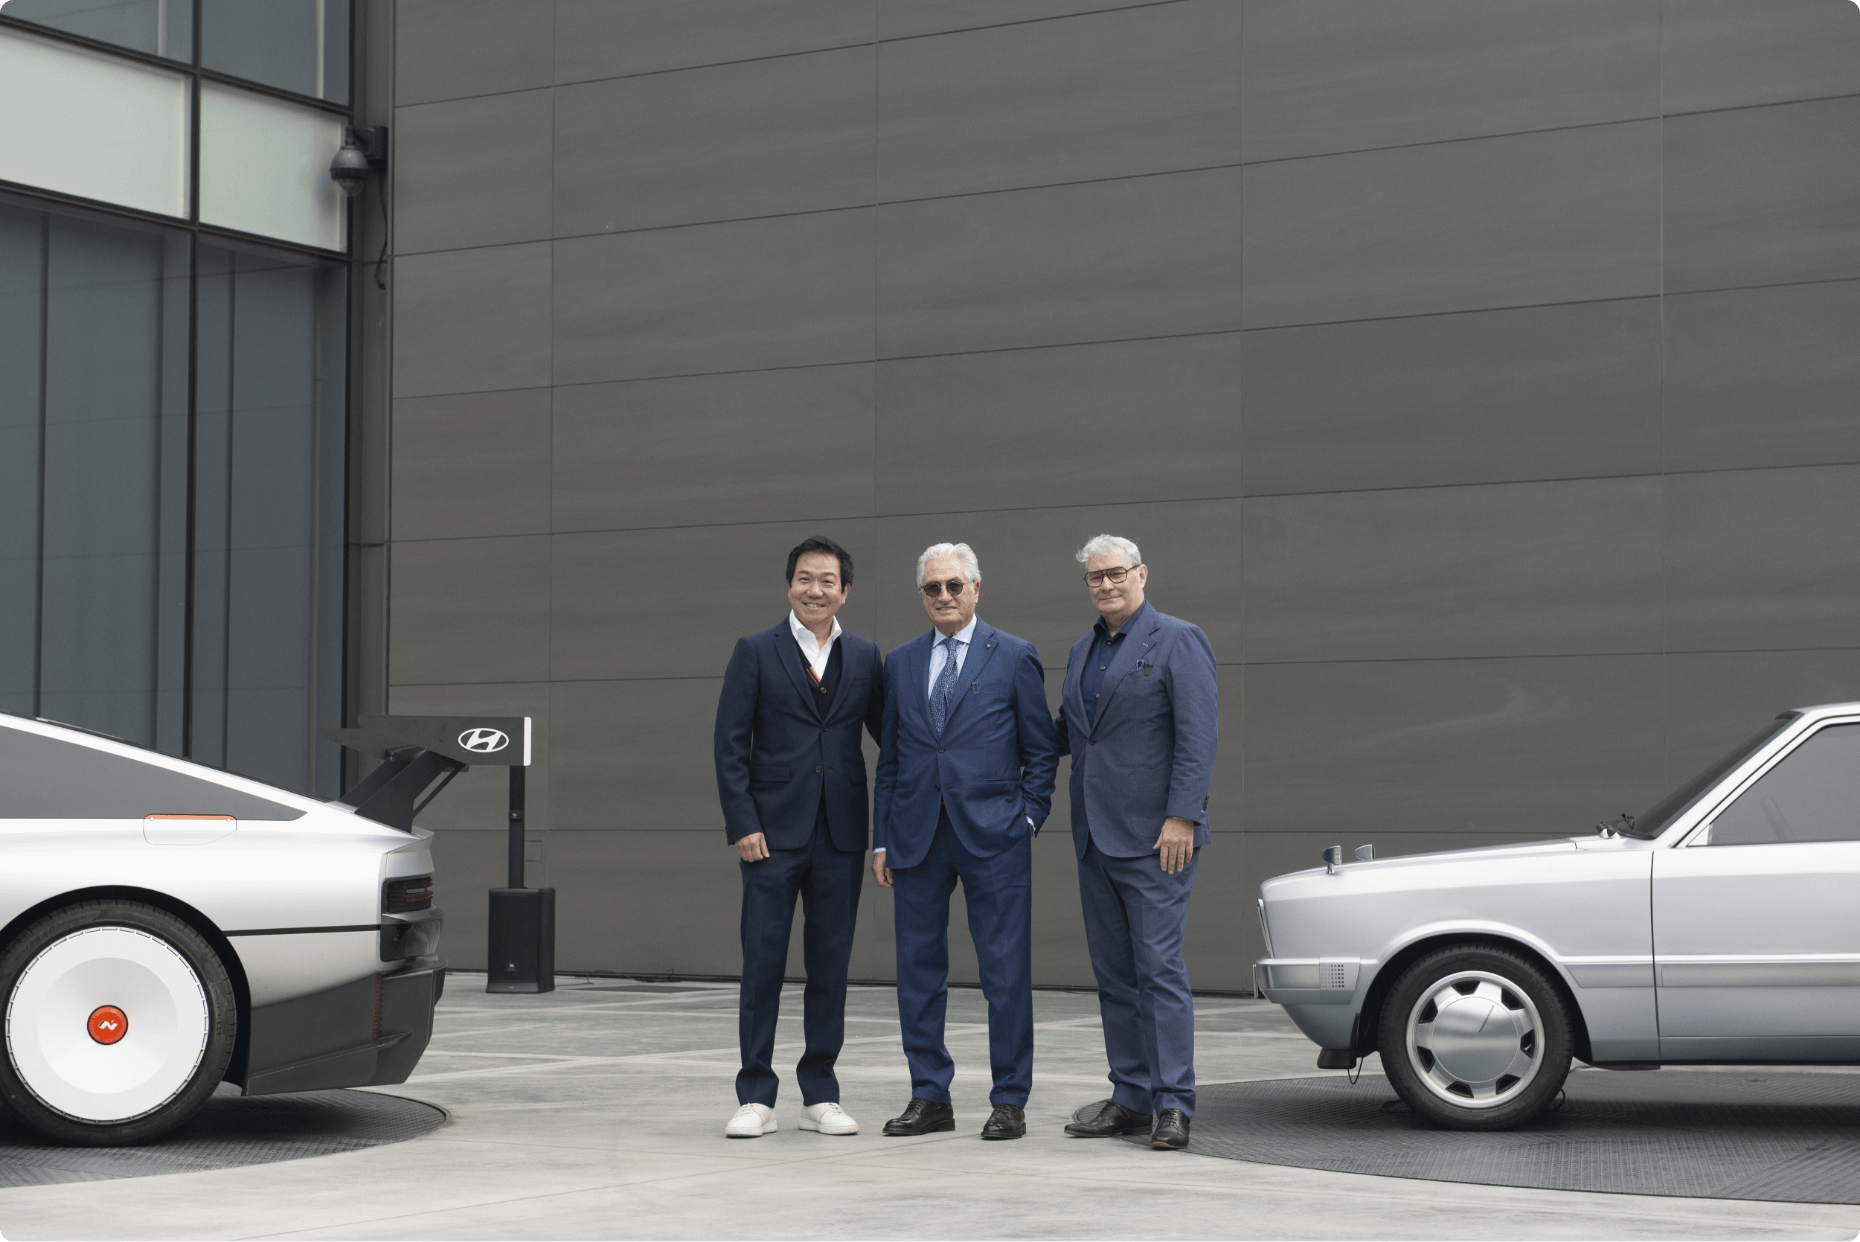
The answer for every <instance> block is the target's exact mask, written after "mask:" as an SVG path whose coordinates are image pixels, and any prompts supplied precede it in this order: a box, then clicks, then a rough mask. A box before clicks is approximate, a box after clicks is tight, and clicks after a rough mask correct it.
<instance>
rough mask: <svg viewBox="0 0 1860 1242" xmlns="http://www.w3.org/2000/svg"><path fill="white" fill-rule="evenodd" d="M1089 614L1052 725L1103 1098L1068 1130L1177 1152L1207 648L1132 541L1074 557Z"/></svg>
mask: <svg viewBox="0 0 1860 1242" xmlns="http://www.w3.org/2000/svg"><path fill="white" fill-rule="evenodd" d="M1078 559H1079V560H1080V561H1082V562H1083V563H1084V565H1085V585H1086V588H1087V589H1088V590H1089V591H1090V593H1091V601H1092V603H1093V604H1094V605H1095V606H1096V607H1097V609H1098V620H1097V623H1096V624H1094V625H1093V626H1092V628H1091V631H1090V632H1089V633H1087V634H1086V635H1085V637H1083V638H1081V639H1079V640H1078V642H1076V643H1074V644H1073V645H1072V653H1071V655H1069V656H1068V657H1067V659H1066V679H1065V682H1064V684H1063V685H1062V686H1061V690H1060V703H1061V710H1060V716H1059V719H1058V720H1057V721H1055V722H1054V723H1055V725H1056V726H1057V728H1058V735H1059V753H1060V754H1062V755H1063V754H1070V755H1071V756H1072V783H1071V785H1070V787H1069V788H1070V793H1071V796H1072V843H1073V847H1074V849H1075V850H1076V851H1077V853H1078V860H1079V898H1080V902H1081V904H1082V905H1083V907H1084V913H1085V940H1086V943H1087V945H1088V946H1089V947H1090V949H1091V965H1092V972H1093V973H1094V974H1096V975H1097V976H1098V1012H1099V1017H1100V1019H1101V1020H1102V1022H1103V1024H1104V1051H1105V1057H1106V1059H1107V1060H1108V1061H1109V1062H1110V1066H1111V1073H1110V1078H1111V1086H1112V1091H1111V1098H1110V1099H1109V1100H1107V1101H1105V1103H1104V1106H1103V1107H1102V1108H1100V1109H1099V1110H1098V1112H1097V1114H1096V1115H1095V1116H1093V1117H1089V1118H1086V1119H1083V1120H1080V1121H1075V1122H1073V1123H1072V1124H1071V1125H1069V1126H1067V1127H1066V1133H1067V1134H1071V1135H1074V1136H1076V1137H1079V1138H1108V1137H1110V1136H1111V1135H1114V1134H1148V1135H1149V1136H1150V1146H1152V1147H1154V1148H1157V1149H1160V1150H1164V1151H1179V1150H1180V1149H1182V1148H1184V1147H1187V1146H1188V1127H1189V1118H1191V1117H1193V1116H1194V1114H1195V1002H1194V998H1193V996H1191V995H1190V993H1189V989H1188V968H1187V967H1186V966H1184V965H1183V963H1182V940H1183V937H1184V935H1185V933H1186V932H1187V930H1188V895H1189V890H1190V889H1191V888H1192V887H1193V886H1194V883H1195V864H1196V861H1197V854H1196V851H1197V850H1198V849H1199V848H1200V847H1201V846H1204V845H1206V844H1207V843H1208V784H1209V781H1210V780H1211V779H1212V777H1213V774H1214V748H1215V740H1216V715H1217V707H1218V701H1217V695H1216V690H1215V679H1214V649H1213V647H1211V646H1210V645H1209V643H1208V636H1207V635H1206V634H1203V633H1202V632H1201V630H1200V629H1199V628H1197V627H1196V626H1193V625H1190V624H1189V623H1188V622H1186V621H1178V620H1177V619H1176V618H1174V617H1171V616H1165V615H1164V614H1163V613H1160V612H1157V611H1156V610H1155V609H1154V608H1152V607H1151V606H1150V605H1149V603H1148V602H1147V601H1146V600H1145V599H1144V597H1143V590H1144V587H1145V585H1147V583H1148V582H1149V576H1150V571H1149V567H1148V566H1146V565H1144V564H1143V558H1142V555H1141V554H1140V553H1139V552H1138V551H1137V545H1136V544H1134V543H1132V542H1130V540H1128V539H1120V538H1118V537H1117V536H1115V535H1099V536H1098V537H1097V538H1096V539H1093V540H1092V541H1091V542H1089V543H1087V544H1086V545H1085V546H1084V547H1083V548H1081V549H1079V552H1078Z"/></svg>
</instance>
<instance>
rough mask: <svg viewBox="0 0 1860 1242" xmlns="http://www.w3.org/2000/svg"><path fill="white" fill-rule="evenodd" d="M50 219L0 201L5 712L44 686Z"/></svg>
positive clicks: (0, 652)
mask: <svg viewBox="0 0 1860 1242" xmlns="http://www.w3.org/2000/svg"><path fill="white" fill-rule="evenodd" d="M45 220H46V218H45V215H44V214H43V213H42V212H37V211H21V210H19V209H17V208H13V207H8V206H6V205H5V204H0V712H10V713H11V714H13V715H15V716H32V715H35V714H37V711H38V685H39V671H38V670H39V362H40V359H41V357H42V356H43V355H44V352H45V342H44V329H45V319H44V314H43V311H44V306H45V291H44V271H45Z"/></svg>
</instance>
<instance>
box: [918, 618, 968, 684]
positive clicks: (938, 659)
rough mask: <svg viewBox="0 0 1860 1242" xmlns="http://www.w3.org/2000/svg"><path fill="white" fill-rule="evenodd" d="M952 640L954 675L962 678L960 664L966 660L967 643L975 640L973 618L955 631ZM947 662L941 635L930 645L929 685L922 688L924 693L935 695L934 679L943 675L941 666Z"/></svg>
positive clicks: (946, 650)
mask: <svg viewBox="0 0 1860 1242" xmlns="http://www.w3.org/2000/svg"><path fill="white" fill-rule="evenodd" d="M951 637H952V638H954V639H955V640H956V675H957V676H958V677H960V676H962V662H963V660H965V659H966V658H968V654H969V643H970V642H972V641H973V640H974V638H975V618H974V617H970V618H969V623H968V624H967V625H965V626H963V627H962V628H961V629H959V630H957V631H956V632H955V633H954V634H953V635H951ZM948 662H949V648H948V647H945V646H944V645H943V635H941V634H938V635H937V636H936V641H935V642H934V643H932V644H930V684H929V685H927V686H925V687H924V691H925V693H935V691H936V679H937V678H938V677H941V676H942V675H943V665H944V664H946V663H948Z"/></svg>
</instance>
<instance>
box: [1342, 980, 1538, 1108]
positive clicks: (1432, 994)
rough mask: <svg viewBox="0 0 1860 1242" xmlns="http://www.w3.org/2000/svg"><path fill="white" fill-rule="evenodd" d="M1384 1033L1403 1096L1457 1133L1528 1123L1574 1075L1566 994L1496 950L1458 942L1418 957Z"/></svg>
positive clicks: (1393, 993) (1386, 1063)
mask: <svg viewBox="0 0 1860 1242" xmlns="http://www.w3.org/2000/svg"><path fill="white" fill-rule="evenodd" d="M1378 1036H1379V1046H1380V1047H1381V1049H1382V1064H1383V1068H1384V1070H1385V1071H1386V1072H1387V1074H1388V1077H1389V1082H1390V1084H1391V1085H1392V1086H1393V1087H1394V1088H1395V1091H1396V1093H1397V1094H1398V1095H1400V1096H1401V1098H1402V1100H1403V1101H1404V1102H1405V1103H1406V1104H1407V1105H1408V1107H1409V1108H1412V1109H1413V1110H1414V1111H1415V1112H1417V1113H1419V1114H1421V1115H1422V1116H1424V1117H1426V1118H1428V1119H1429V1120H1431V1121H1434V1122H1435V1123H1437V1124H1439V1125H1443V1126H1450V1127H1452V1128H1454V1129H1457V1130H1503V1129H1507V1128H1509V1127H1512V1126H1518V1125H1523V1124H1524V1123H1525V1122H1528V1121H1530V1120H1531V1119H1532V1118H1534V1117H1536V1116H1538V1115H1539V1114H1541V1113H1542V1112H1543V1111H1544V1110H1545V1109H1547V1108H1548V1107H1549V1106H1550V1103H1551V1101H1553V1100H1554V1099H1555V1098H1556V1094H1557V1092H1558V1091H1559V1090H1561V1089H1562V1086H1563V1080H1564V1079H1565V1078H1567V1077H1568V1076H1569V1058H1570V1047H1571V1042H1572V1041H1571V1038H1570V1017H1569V1011H1568V1008H1567V1007H1566V1006H1565V1005H1564V1003H1563V998H1562V994H1561V993H1560V992H1558V990H1557V989H1556V987H1555V985H1554V984H1552V983H1551V982H1550V980H1549V979H1548V978H1546V977H1545V976H1544V973H1543V971H1542V970H1541V969H1540V968H1539V967H1538V966H1536V965H1535V964H1533V963H1532V962H1530V961H1528V960H1527V959H1525V958H1524V957H1522V956H1521V955H1518V954H1516V953H1513V952H1511V951H1509V950H1506V949H1502V948H1498V947H1496V946H1480V945H1454V946H1449V947H1446V948H1442V949H1437V950H1435V951H1434V952H1432V953H1428V954H1426V955H1425V956H1423V957H1422V958H1420V959H1419V960H1418V961H1416V962H1414V963H1412V964H1411V965H1410V966H1409V967H1408V968H1407V969H1406V970H1404V971H1402V973H1401V975H1400V977H1399V978H1397V979H1396V981H1395V985H1394V986H1393V987H1392V988H1391V989H1390V990H1389V994H1388V998H1387V999H1386V1000H1385V1001H1384V1002H1383V1006H1382V1020H1381V1029H1380V1031H1379V1032H1378Z"/></svg>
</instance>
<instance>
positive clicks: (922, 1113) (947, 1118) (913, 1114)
mask: <svg viewBox="0 0 1860 1242" xmlns="http://www.w3.org/2000/svg"><path fill="white" fill-rule="evenodd" d="M955 1128H956V1110H955V1108H954V1107H952V1106H951V1105H948V1104H938V1103H937V1102H936V1101H935V1100H920V1099H918V1098H917V1097H916V1096H912V1097H911V1102H910V1103H909V1104H906V1105H905V1106H904V1111H903V1112H901V1113H899V1114H898V1115H897V1116H896V1117H893V1118H892V1119H891V1120H890V1121H887V1122H886V1123H885V1133H886V1134H890V1135H893V1136H896V1135H900V1134H903V1135H911V1134H937V1133H940V1132H942V1131H944V1130H954V1129H955Z"/></svg>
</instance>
